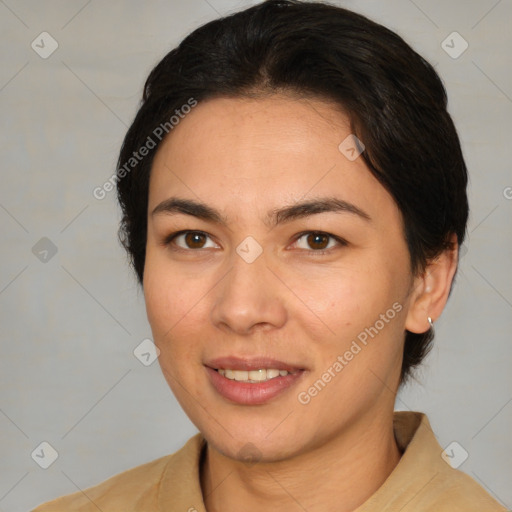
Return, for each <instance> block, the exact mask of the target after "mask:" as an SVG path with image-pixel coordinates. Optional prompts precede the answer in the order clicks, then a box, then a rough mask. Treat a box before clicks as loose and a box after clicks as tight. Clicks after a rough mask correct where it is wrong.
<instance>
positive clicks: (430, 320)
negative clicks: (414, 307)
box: [427, 316, 434, 329]
mask: <svg viewBox="0 0 512 512" xmlns="http://www.w3.org/2000/svg"><path fill="white" fill-rule="evenodd" d="M427 320H428V323H429V324H430V328H431V329H433V328H434V322H432V318H430V317H429V316H427Z"/></svg>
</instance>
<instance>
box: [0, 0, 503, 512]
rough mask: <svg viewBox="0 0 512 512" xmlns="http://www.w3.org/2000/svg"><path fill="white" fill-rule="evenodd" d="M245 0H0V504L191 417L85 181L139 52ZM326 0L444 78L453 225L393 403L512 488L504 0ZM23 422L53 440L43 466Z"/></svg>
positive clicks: (104, 173)
mask: <svg viewBox="0 0 512 512" xmlns="http://www.w3.org/2000/svg"><path fill="white" fill-rule="evenodd" d="M254 3H256V2H247V1H241V0H208V1H206V0H187V1H178V0H165V1H163V0H161V1H157V0H150V1H145V2H136V1H127V0H115V1H100V0H92V1H86V0H76V1H75V0H73V1H70V0H68V1H63V0H62V1H45V2H40V1H35V0H32V1H23V0H5V1H0V27H1V30H0V55H1V67H0V108H1V115H0V124H1V139H0V140H1V185H0V234H1V253H0V254H1V266H0V315H1V317H0V339H1V344H2V345H1V354H2V356H1V358H0V379H1V390H0V393H1V394H0V447H1V457H0V511H4V512H5V511H9V512H21V511H26V510H29V509H30V508H32V507H34V506H36V505H37V504H39V503H41V502H43V501H46V500H49V499H50V498H54V497H56V496H59V495H62V494H67V493H71V492H75V491H77V490H78V489H85V488H86V487H88V486H91V485H93V484H96V483H99V482H100V481H103V480H104V479H106V478H108V477H109V476H112V475H114V474H115V473H118V472H120V471H123V470H125V469H128V468H131V467H133V466H136V465H139V464H142V463H144V462H147V461H150V460H152V459H155V458H157V457H160V456H163V455H166V454H168V453H171V452H173V451H175V450H177V449H178V448H180V447H181V446H182V445H183V443H184V442H185V441H186V440H187V439H188V438H189V437H190V436H191V435H192V434H194V433H195V432H196V429H195V427H194V426H193V425H192V424H191V422H190V421H189V420H188V419H187V417H186V416H185V415H184V413H183V412H182V411H181V409H180V407H179V406H178V404H177V402H176V401H175V399H174V397H173V396H172V394H171V392H170V390H169V389H168V387H167V385H166V383H165V381H164V379H163V377H162V375H161V373H160V369H159V366H158V362H155V363H154V364H152V365H150V366H144V365H143V364H142V363H141V362H140V361H139V360H138V359H137V358H136V357H135V356H134V353H133V351H134V349H135V348H136V347H137V346H138V345H139V343H141V341H142V340H144V339H146V338H151V331H150V328H149V325H148V323H147V320H146V317H145V309H144V303H143V296H142V292H141V291H140V290H139V289H138V287H137V285H136V282H135V279H134V277H133V275H132V274H131V272H130V269H129V267H128V265H127V262H126V257H125V254H124V253H123V251H122V249H121V248H120V246H119V244H118V242H117V238H116V231H117V223H118V220H119V211H118V208H117V205H116V202H115V195H114V193H113V192H111V193H110V194H107V197H106V198H105V199H103V200H98V199H95V198H94V196H93V194H92V191H93V189H94V188H95V187H97V186H101V185H102V183H104V181H105V180H106V179H108V177H109V176H111V174H112V173H113V172H114V171H115V162H116V157H117V153H118V150H119V147H120V143H121V141H122V138H123V136H124V133H125V131H126V128H127V126H128V125H129V124H130V122H131V120H132V119H133V116H134V115H135V112H136V110H137V106H138V104H139V100H140V96H141V90H142V85H143V82H144V80H145V78H146V76H147V74H148V73H149V71H150V70H151V69H152V67H153V66H154V65H155V64H156V63H157V62H158V61H159V60H160V59H161V58H162V57H163V56H164V55H165V54H166V53H167V52H168V51H169V50H170V49H171V48H172V47H173V46H174V45H176V44H177V43H178V42H179V41H180V40H181V39H182V38H183V37H184V36H185V35H186V34H187V33H189V32H190V31H191V30H193V29H194V28H195V27H197V26H198V25H200V24H202V23H205V22H207V21H209V20H211V19H213V18H216V17H218V16H219V15H222V14H226V13H230V12H233V11H236V10H239V9H241V8H243V7H247V6H249V5H252V4H254ZM337 5H341V6H344V7H348V8H351V9H353V10H356V11H358V12H360V13H363V14H366V15H367V16H369V17H371V18H373V19H375V20H376V21H379V22H381V23H383V24H385V25H387V26H388V27H389V28H391V29H393V30H395V31H397V32H398V33H399V34H400V35H401V36H403V37H404V38H405V39H406V40H407V41H408V42H409V43H410V44H411V45H412V46H413V47H414V48H415V49H416V50H417V51H419V52H420V53H421V54H422V55H424V56H425V57H426V58H427V59H428V60H429V61H430V62H431V63H432V64H434V65H435V67H436V69H437V71H438V72H439V73H440V75H441V76H442V78H443V80H444V83H445V85H446V88H447V91H448V95H449V109H450V112H451V113H452V115H453V117H454V119H455V122H456V125H457V127H458V130H459V133H460V137H461V139H462V143H463V150H464V153H465V157H466V161H467V164H468V167H469V171H470V176H471V183H470V186H469V198H470V205H471V217H470V222H469V228H468V240H467V242H466V244H465V246H464V247H463V251H462V252H463V256H462V259H461V263H460V268H459V273H458V276H457V283H456V286H455V288H454V290H453V293H452V296H451V297H450V300H449V304H448V306H447V308H446V310H445V312H444V314H443V316H442V318H441V319H440V320H439V321H438V322H437V323H436V333H437V336H436V344H435V348H434V349H433V351H432V353H431V354H430V356H429V357H428V359H427V360H426V362H425V365H424V367H423V368H422V370H421V371H420V372H419V373H418V374H417V381H416V382H413V383H411V385H409V386H407V387H406V388H405V389H403V390H402V391H401V393H400V395H399V399H398V400H397V409H404V410H407V409H411V410H420V411H423V412H426V413H427V414H428V416H429V419H430V421H431V424H432V426H433V429H434V431H435V432H436V434H437V437H438V439H439V442H440V443H441V445H442V446H443V447H445V446H447V445H449V444H450V443H452V442H453V441H456V442H457V443H459V444H460V446H461V447H463V448H464V450H465V451H467V452H468V454H469V456H468V458H467V460H466V461H465V462H464V463H463V464H462V465H461V466H460V469H461V470H463V471H465V472H467V473H468V474H470V475H471V476H472V477H473V478H475V479H476V480H477V481H479V482H480V483H481V485H483V486H484V487H486V488H487V490H488V491H489V492H490V493H491V494H492V495H493V496H495V498H496V499H498V500H500V501H501V502H502V503H503V504H504V505H505V506H506V507H507V508H512V487H511V486H510V482H511V479H512V462H511V461H512V439H511V435H510V432H511V425H512V372H511V371H510V367H511V356H512V343H511V335H510V331H511V329H512V280H511V270H510V269H511V260H512V236H511V234H512V233H511V219H512V199H511V198H512V189H511V188H510V187H512V174H511V163H510V162H511V151H510V147H511V143H510V134H511V133H512V123H511V119H512V71H511V70H512V66H511V60H510V51H511V49H512V36H511V30H510V22H511V20H512V2H510V0H503V1H496V0H472V1H468V0H451V1H449V2H447V1H445V0H443V1H441V0H415V1H412V0H386V1H382V0H354V1H350V0H339V1H338V2H337ZM42 32H47V34H46V35H42V36H41V35H40V34H41V33H42ZM453 32H457V33H458V34H459V35H453ZM41 39H43V43H41ZM443 41H445V42H444V43H443ZM33 42H34V44H33ZM466 43H467V45H468V47H467V49H466V50H465V51H464V52H463V53H461V54H460V55H457V58H455V55H456V54H458V53H460V52H461V51H462V50H463V49H464V48H465V45H466ZM56 44H57V45H58V47H57V49H56V50H55V51H54V52H53V53H52V54H51V55H46V54H45V52H46V53H48V52H50V51H51V50H52V49H53V47H54V46H55V45H56ZM52 45H53V46H52ZM450 53H451V55H450ZM41 54H43V56H44V57H46V58H43V56H41ZM42 442H46V443H49V445H51V447H53V449H54V450H55V451H56V453H57V454H58V458H57V459H56V460H55V461H54V462H53V464H51V465H50V466H49V467H48V469H43V468H42V467H40V465H41V463H43V464H44V461H43V458H45V459H46V461H48V460H50V459H49V458H51V457H52V454H53V452H52V449H51V448H49V447H48V445H41V443H42ZM34 450H35V451H34ZM41 450H42V451H41ZM42 453H43V454H44V457H43V455H41V454H42ZM38 454H39V458H38V456H37V455H38ZM440 456H441V455H440Z"/></svg>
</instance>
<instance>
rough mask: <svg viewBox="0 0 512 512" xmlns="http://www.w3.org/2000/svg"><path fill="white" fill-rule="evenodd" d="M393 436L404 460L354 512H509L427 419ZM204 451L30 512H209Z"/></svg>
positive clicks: (190, 449) (193, 446) (197, 443)
mask: <svg viewBox="0 0 512 512" xmlns="http://www.w3.org/2000/svg"><path fill="white" fill-rule="evenodd" d="M394 430H395V438H396V440H397V443H398V446H399V447H400V449H401V451H404V453H403V455H402V458H401V459H400V462H399V463H398V465H397V466H396V467H395V469H394V470H393V471H392V473H391V474H390V475H389V477H388V478H387V480H386V481H385V482H384V484H383V485H382V486H381V487H380V488H379V489H378V490H377V491H376V492H375V493H374V494H373V495H372V496H371V497H370V498H369V499H368V500H367V501H366V502H365V503H363V504H362V505H361V506H360V507H359V508H358V509H357V511H355V512H506V509H505V508H504V507H503V506H501V505H500V504H499V503H498V502H496V501H495V500H494V499H493V498H492V497H491V496H490V495H489V494H488V493H487V492H486V491H485V490H484V489H483V488H482V487H481V486H480V485H479V484H478V483H477V482H476V481H475V480H473V479H472V478H471V477H469V476H468V475H466V474H465V473H463V472H462V471H459V470H456V469H453V468H452V467H450V466H449V465H448V464H447V463H446V462H445V461H444V460H443V458H442V457H441V452H442V448H441V446H440V445H439V443H438V442H437V440H436V438H435V436H434V434H433V432H432V429H431V428H430V424H429V421H428V419H427V417H426V416H425V415H424V414H422V413H418V412H395V416H394ZM204 445H205V440H204V438H203V437H202V435H201V434H196V435H195V436H194V437H192V438H191V439H189V440H188V442H187V443H186V444H185V446H183V448H181V449H180V450H179V451H177V452H176V453H174V454H172V455H167V456H165V457H162V458H159V459H156V460H154V461H152V462H149V463H147V464H143V465H141V466H137V467H135V468H133V469H130V470H128V471H125V472H123V473H120V474H118V475H115V476H113V477H112V478H109V479H108V480H106V481H104V482H103V483H101V484H99V485H96V486H94V487H90V488H88V489H85V490H84V491H83V492H82V491H80V492H76V493H74V494H70V495H67V496H63V497H61V498H58V499H56V500H53V501H50V502H48V503H45V504H43V505H40V506H39V507H37V508H36V509H34V510H33V511H32V512H98V510H101V511H102V512H136V511H137V512H206V509H205V506H204V502H203V497H202V494H201V486H200V480H199V459H200V455H201V450H202V448H203V447H204ZM241 508H242V509H243V506H242V507H241Z"/></svg>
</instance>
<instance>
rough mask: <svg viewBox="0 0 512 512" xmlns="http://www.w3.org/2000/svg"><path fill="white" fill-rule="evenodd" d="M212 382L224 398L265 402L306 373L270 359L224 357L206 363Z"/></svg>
mask: <svg viewBox="0 0 512 512" xmlns="http://www.w3.org/2000/svg"><path fill="white" fill-rule="evenodd" d="M205 368H206V370H207V373H208V377H209V380H210V383H211V384H212V386H213V388H214V390H215V391H216V392H217V393H218V394H219V395H221V396H222V397H223V398H224V399H227V400H228V401H230V402H234V403H236V404H242V405H260V404H264V403H266V402H268V401H270V400H272V399H274V398H276V397H278V396H279V395H281V394H283V393H284V392H285V391H286V390H289V389H290V388H291V387H292V386H293V385H295V384H296V383H297V382H298V381H299V380H300V379H301V377H302V376H303V374H304V373H305V372H306V369H305V368H301V367H299V366H297V365H295V364H290V363H286V362H284V361H279V360H276V359H269V358H251V359H245V358H238V357H223V358H218V359H215V360H211V361H208V362H207V363H206V364H205Z"/></svg>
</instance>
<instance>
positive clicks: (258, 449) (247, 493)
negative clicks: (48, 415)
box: [144, 95, 456, 512]
mask: <svg viewBox="0 0 512 512" xmlns="http://www.w3.org/2000/svg"><path fill="white" fill-rule="evenodd" d="M348 135H350V125H349V120H348V118H347V116H346V115H345V114H344V113H343V112H342V111H340V109H339V108H336V107H335V106H333V105H332V104H329V103H327V102H323V101H320V100H317V99H309V100H303V99H302V100H301V99H298V98H295V97H292V96H285V95H274V96H266V97H260V98H258V99H239V98H237V99H234V98H217V99H213V100H209V101H206V102H202V103H200V104H199V105H198V106H197V107H195V108H194V109H193V111H192V112H191V113H190V114H188V115H187V116H186V118H185V119H183V120H182V121H181V122H180V124H179V125H178V126H176V127H175V128H174V130H173V131H172V132H171V134H170V135H169V137H167V139H166V140H165V141H164V143H163V144H162V145H161V147H160V148H159V150H158V152H157V154H156V156H155V160H154V163H153V168H152V174H151V179H150V191H149V207H148V237H147V252H146V263H145V269H144V295H145V301H146V308H147V314H148V319H149V322H150V324H151V328H152V331H153V336H154V340H155V343H156V344H157V346H158V347H159V349H160V357H159V361H160V365H161V368H162V371H163V373H164V375H165V378H166V380H167V382H168V383H169V386H170V387H171V389H172V391H173V392H174V394H175V395H176V397H177V399H178V401H179V402H180V404H181V406H182V407H183V409H184V410H185V412H186V414H187V415H188V416H189V417H190V419H191V420H192V421H193V422H194V424H195V425H196V426H197V428H198V429H199V430H200V431H201V432H202V434H203V435H204V437H205V438H206V440H207V442H208V444H207V451H206V457H205V460H204V462H203V464H202V466H201V485H202V490H203V496H204V500H205V505H206V507H207V510H208V511H209V512H214V511H219V512H220V511H221V510H222V512H231V511H235V510H237V511H238V510H239V508H240V504H243V508H244V510H246V511H249V512H250V511H253V510H254V511H256V510H258V512H259V511H260V510H262V509H263V508H262V507H266V509H270V507H272V508H274V507H276V506H277V507H279V506H285V507H287V508H286V509H290V510H291V509H293V508H292V507H295V509H297V510H299V505H298V504H300V506H302V507H303V508H305V509H307V510H308V511H310V512H314V511H322V512H325V511H334V510H336V511H337V512H346V511H352V510H354V509H356V508H357V507H358V506H359V505H360V504H362V503H363V502H364V501H365V500H366V499H368V497H369V496H371V495H372V494H373V493H374V492H375V491H376V490H377V489H378V487H379V486H380V485H382V483H383V482H384V480H385V479H386V478H387V476H388V475H389V474H390V472H391V471H392V470H393V468H394V467H395V466H396V464H397V463H398V462H399V459H400V452H399V450H398V447H397V445H396V443H395V439H394V435H393V428H392V420H393V407H394V401H395V395H396V392H397V388H398V384H399V375H400V367H401V362H402V352H403V339H404V332H405V329H408V330H409V331H412V332H425V331H426V330H427V329H428V328H429V324H428V321H427V316H430V317H432V318H433V319H434V320H435V319H437V318H438V317H439V315H440V314H441V311H442V309H443V307H444V305H445V303H446V300H447V297H448V293H449V289H450V285H451V281H452V279H453V275H454V272H455V269H456V249H455V250H453V251H446V252H445V253H443V254H442V255H440V256H439V258H437V259H436V260H435V261H433V262H431V264H430V265H429V267H428V268H427V269H426V271H425V272H424V273H423V274H422V275H420V276H413V275H412V274H411V272H410V266H409V253H408V249H407V246H406V242H405V238H404V234H403V220H402V216H401V213H400V211H399V209H398V208H397V206H396V204H395V202H394V200H393V199H392V197H391V196H390V195H389V193H388V192H387V191H386V190H385V189H384V188H383V187H382V186H381V185H380V183H379V182H378V181H377V180H376V179H375V178H374V177H373V176H372V174H371V173H370V172H369V171H368V169H367V167H366V166H365V163H364V161H363V159H362V158H357V159H356V160H355V161H349V160H348V159H347V158H346V157H345V156H344V154H342V153H341V151H340V150H339V149H338V145H339V144H340V142H341V141H343V140H344V139H345V138H346V137H347V136H348ZM363 142H364V141H363ZM326 196H328V197H337V198H339V199H343V200H345V201H348V202H350V203H352V204H353V205H356V206H357V207H358V208H359V209H361V210H363V211H364V212H366V213H367V214H368V215H369V217H370V220H365V219H363V218H361V217H359V216H357V215H355V214H352V213H347V212H323V213H317V214H314V215H310V216H308V217H306V218H299V219H295V220H291V221H289V222H286V223H283V224H280V225H278V226H275V227H269V226H268V225H267V224H266V223H265V220H266V216H267V212H269V211H270V210H272V209H276V208H281V207H283V206H288V205H292V204H294V203H296V202H298V201H304V200H309V199H314V198H319V197H326ZM170 197H179V198H184V199H193V200H196V201H201V202H204V203H206V204H208V205H209V206H211V207H212V208H215V209H217V210H219V212H221V213H222V215H224V216H225V217H226V220H227V225H226V226H223V225H221V224H219V223H213V222H209V221H205V220H202V219H199V218H196V217H193V216H191V215H187V214H183V213H177V214H176V213H175V214H170V213H165V212H164V213H159V214H154V215H153V214H152V212H153V210H154V208H155V207H156V206H157V205H159V204H160V203H161V202H162V201H165V200H167V199H168V198H170ZM180 230H191V231H194V230H198V231H201V232H204V233H206V234H207V236H205V237H203V238H200V239H199V240H198V241H197V240H195V239H194V238H188V239H186V238H185V237H184V236H182V237H178V238H177V239H174V241H171V242H170V243H168V244H167V245H166V244H165V240H166V237H168V236H169V235H170V234H172V233H174V232H176V231H180ZM303 231H313V232H315V231H321V232H322V233H327V234H332V235H334V236H338V237H340V238H342V239H344V240H345V241H346V242H347V243H346V245H341V244H339V243H338V242H337V241H336V240H335V239H333V238H325V239H320V242H316V244H315V241H314V240H313V241H311V240H309V242H308V236H307V234H306V235H305V236H302V238H298V237H299V236H300V233H301V232H303ZM247 236H252V237H253V238H254V239H255V240H256V241H257V242H258V244H259V245H260V246H261V248H262V249H263V253H262V254H261V255H260V256H259V257H258V258H257V259H256V260H255V261H254V262H252V263H247V262H246V261H245V260H244V259H242V258H241V257H240V256H239V254H238V253H237V252H236V248H237V246H238V245H239V244H240V243H241V242H242V241H243V240H244V239H245V238H246V237H247ZM187 242H188V245H187ZM180 249H181V250H180ZM319 249H326V250H327V251H328V252H327V253H326V254H324V255H316V254H314V252H315V251H318V250H319ZM394 303H399V304H400V305H401V306H402V308H401V311H400V312H399V313H397V314H396V316H394V318H393V319H392V320H390V321H389V322H388V323H386V324H385V327H384V328H382V329H381V330H380V331H379V333H378V335H377V336H375V337H374V338H373V339H370V341H369V342H368V344H367V345H366V346H364V347H363V349H362V350H361V351H360V352H359V353H358V354H357V355H355V356H354V358H353V359H352V360H351V361H350V362H349V363H348V364H347V365H346V366H345V367H344V368H343V370H342V371H341V372H339V373H337V374H336V376H335V377H334V378H332V379H331V381H330V382H329V383H328V384H327V385H326V386H325V388H324V389H322V390H321V391H320V392H319V393H318V394H317V395H316V396H314V397H313V398H312V399H311V400H310V402H309V403H308V404H306V405H304V404H302V403H300V402H299V400H298V398H297V395H298V393H299V392H301V391H304V390H306V391H307V390H308V388H309V387H310V386H312V385H313V383H314V382H315V381H317V380H318V379H319V378H320V377H321V376H322V374H324V373H325V372H326V370H327V369H328V368H329V367H332V365H333V363H334V362H335V361H336V360H337V357H338V356H339V355H342V354H344V353H345V352H346V350H348V349H349V348H350V346H351V343H352V341H353V340H355V339H357V336H358V334H360V333H361V332H362V331H364V329H365V328H367V327H369V326H373V325H374V324H375V323H376V320H378V319H379V315H381V314H385V313H386V311H387V310H389V309H390V308H392V305H393V304H394ZM228 355H236V356H240V357H250V356H265V357H272V358H275V359H278V360H282V361H286V362H288V363H291V364H294V365H296V366H298V367H300V368H303V369H305V370H306V371H305V372H304V373H303V374H302V377H301V380H300V382H299V383H298V384H297V385H295V386H293V387H292V388H290V389H288V390H286V391H285V392H284V393H282V394H281V395H279V396H278V397H276V398H274V399H272V400H271V401H269V402H267V403H265V404H262V405H240V404H235V403H233V402H230V401H229V400H226V399H225V398H223V397H222V396H221V395H219V394H218V393H217V392H216V390H215V389H214V388H213V386H212V385H211V384H210V382H209V380H208V377H207V374H206V371H205V368H204V363H205V362H206V361H208V360H209V359H212V358H216V357H220V356H228ZM247 443H251V447H252V448H251V449H252V450H253V452H255V453H256V454H257V455H256V459H257V461H256V463H249V464H248V463H246V462H244V455H245V456H246V455H247ZM244 446H245V448H244Z"/></svg>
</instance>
